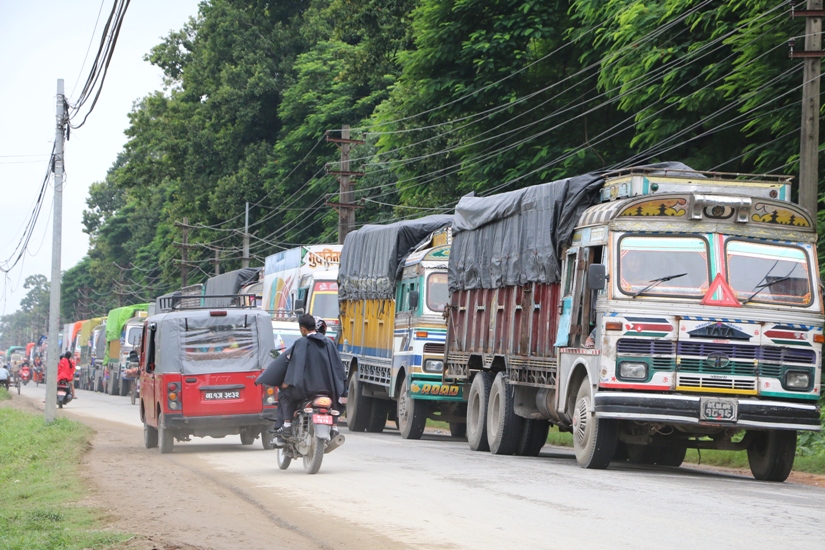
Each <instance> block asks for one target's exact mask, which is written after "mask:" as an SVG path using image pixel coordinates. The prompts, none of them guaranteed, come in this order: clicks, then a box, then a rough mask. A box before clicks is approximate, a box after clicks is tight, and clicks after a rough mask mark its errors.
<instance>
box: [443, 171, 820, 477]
mask: <svg viewBox="0 0 825 550" xmlns="http://www.w3.org/2000/svg"><path fill="white" fill-rule="evenodd" d="M672 168H673V167H672V166H664V167H659V168H656V169H650V168H648V169H630V170H627V171H624V172H621V173H615V174H612V175H610V176H609V177H607V179H606V181H605V180H600V179H599V177H597V176H592V177H590V178H589V179H587V177H581V178H584V179H580V180H576V178H572V179H571V180H565V181H563V182H555V183H556V184H559V185H564V186H569V187H565V188H564V190H563V192H561V193H559V192H558V191H554V190H553V189H552V188H550V187H548V188H546V189H545V188H543V186H539V187H542V189H539V188H538V187H537V188H534V189H532V190H531V189H530V188H528V189H527V190H522V191H518V192H513V193H510V194H506V196H502V198H501V199H500V200H501V201H503V202H502V203H501V204H499V205H497V206H498V207H499V208H498V209H496V208H493V206H492V205H494V204H495V201H496V200H497V197H485V198H481V199H479V198H472V199H466V200H465V199H462V202H460V203H459V205H458V206H457V208H456V220H457V221H458V220H464V221H463V222H461V223H462V224H463V226H464V227H463V228H462V227H458V228H457V229H458V230H457V231H455V230H454V236H453V238H454V242H453V247H452V251H451V253H452V257H451V258H450V278H451V280H450V290H451V295H450V305H449V308H448V311H447V314H448V324H447V350H446V357H445V365H446V369H445V373H444V381H445V383H450V384H460V385H462V386H463V388H464V391H465V392H466V394H467V399H468V408H467V432H468V440H469V443H470V447H471V448H472V449H473V450H490V451H492V452H494V453H497V454H526V455H535V454H537V453H538V450H539V449H540V448H541V446H542V445H543V444H544V440H545V438H546V435H547V430H548V428H549V426H550V425H551V424H555V425H557V426H559V428H560V429H561V430H567V431H571V432H572V433H573V443H574V450H575V454H576V459H577V461H578V463H579V465H580V466H582V467H585V468H604V467H606V466H608V465H609V464H610V462H611V461H617V460H630V461H633V462H637V463H656V464H660V465H664V466H678V465H680V464H681V463H682V460H683V459H684V456H685V452H686V449H687V448H700V449H706V448H713V449H728V450H747V453H748V458H749V462H750V467H751V471H752V473H753V475H754V476H755V477H756V478H757V479H761V480H773V481H782V480H785V479H786V478H787V476H788V474H789V473H790V470H791V468H792V465H793V457H794V451H795V448H796V437H797V432H798V431H800V430H813V431H817V430H819V429H820V409H819V406H818V399H819V396H820V392H821V364H822V343H823V341H825V336H823V315H822V314H823V302H822V295H821V290H820V289H821V282H820V281H819V266H818V265H817V255H816V250H815V242H816V238H817V235H816V232H815V230H814V227H815V224H814V220H813V219H812V218H811V215H810V214H809V213H808V212H806V211H805V210H803V209H802V208H800V207H798V206H796V205H794V204H791V203H789V202H786V201H787V200H788V198H789V196H790V193H789V180H788V179H787V178H774V179H772V178H771V177H769V176H761V177H760V176H753V177H742V176H741V175H737V176H738V177H739V179H734V177H733V176H726V175H724V174H700V173H696V172H694V171H692V170H689V169H687V167H684V166H681V167H679V166H677V167H676V169H672ZM546 185H548V186H549V185H553V184H546ZM577 186H578V187H577ZM594 187H600V189H597V190H596V193H595V197H596V199H595V200H592V201H591V202H590V203H588V199H587V194H588V193H590V192H591V190H592V189H593V188H594ZM519 193H521V194H519ZM554 193H555V195H554ZM570 196H579V197H583V198H582V200H581V201H580V203H579V204H578V205H573V206H576V208H579V207H580V208H579V209H578V210H575V209H574V208H572V207H571V210H570V212H575V216H572V215H570V216H568V218H569V219H572V220H574V224H575V227H574V228H572V234H571V236H570V238H569V239H567V240H565V239H564V238H563V233H564V231H565V230H567V228H565V227H562V225H561V222H560V221H559V219H556V220H553V218H552V215H547V214H545V213H546V212H548V211H549V210H551V209H552V206H551V207H548V204H553V203H552V201H553V200H557V199H555V198H554V197H570ZM548 197H549V198H548ZM599 198H600V199H601V201H602V202H601V204H596V205H595V206H590V204H593V202H598V200H599ZM558 200H559V201H563V200H564V199H563V198H560V199H558ZM473 201H477V202H473ZM506 201H509V202H506ZM556 205H557V206H558V207H559V209H558V210H557V211H561V210H562V209H564V208H568V207H570V206H571V205H569V204H563V203H562V202H558V203H556ZM493 211H495V212H499V213H501V212H505V214H502V215H499V216H498V217H496V216H492V217H488V218H486V219H484V218H483V216H486V215H487V214H488V213H489V212H493ZM542 216H544V217H542ZM563 217H564V216H562V218H563ZM516 218H518V219H516ZM525 220H527V221H525ZM529 220H534V222H535V224H534V226H530V225H529V224H530V223H533V222H530V221H529ZM536 220H538V221H536ZM474 224H475V225H474ZM508 224H509V225H508ZM519 224H520V225H519ZM554 224H557V225H554ZM456 225H457V226H458V225H459V223H458V222H457V224H456ZM496 231H498V233H496ZM513 232H518V235H516V237H513V236H512V233H513ZM547 234H553V235H554V237H553V238H554V239H558V242H557V243H551V245H548V246H545V247H544V248H542V247H543V246H544V245H543V243H542V239H544V238H546V235H547ZM497 235H498V236H497ZM500 235H504V236H503V237H499V236H500ZM499 238H500V239H502V240H503V241H504V242H503V243H498V242H492V241H495V239H499ZM508 239H511V242H509V243H508V242H506V241H507V240H508ZM491 243H492V244H491ZM553 245H557V246H553ZM462 247H464V248H462ZM467 250H469V251H470V252H471V253H470V252H467ZM556 255H557V256H558V258H554V256H556ZM474 257H475V258H477V260H474V259H473V258H474ZM554 262H556V263H554ZM554 265H555V266H557V272H554V270H553V266H554ZM548 266H549V267H548ZM489 281H492V284H486V282H489ZM509 281H513V282H509ZM588 337H590V338H588ZM439 391H440V390H439Z"/></svg>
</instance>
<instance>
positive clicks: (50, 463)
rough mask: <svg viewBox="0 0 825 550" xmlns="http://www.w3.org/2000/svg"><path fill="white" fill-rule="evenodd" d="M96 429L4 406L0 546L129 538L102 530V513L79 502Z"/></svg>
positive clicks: (104, 544) (76, 544)
mask: <svg viewBox="0 0 825 550" xmlns="http://www.w3.org/2000/svg"><path fill="white" fill-rule="evenodd" d="M3 391H5V390H0V392H3ZM2 399H3V396H2V395H0V400H2ZM91 434H92V430H91V429H90V428H88V427H86V426H84V425H83V424H80V423H77V422H72V421H69V420H66V419H62V418H61V419H58V420H56V421H55V422H53V423H51V424H48V425H46V424H45V423H44V421H43V417H42V416H40V415H35V414H31V413H27V412H23V411H20V410H17V409H13V408H11V407H2V408H0V502H2V503H3V505H2V509H0V548H3V549H21V550H22V549H30V548H44V549H74V548H77V549H81V548H109V547H113V546H115V545H118V544H120V543H122V542H124V541H126V540H127V539H128V538H129V536H128V535H124V534H120V533H111V532H105V531H101V530H100V527H101V521H100V520H101V517H100V515H99V513H98V512H96V511H95V510H94V509H92V508H88V507H85V506H83V505H81V504H79V503H78V501H79V500H81V499H82V498H83V497H84V496H85V491H84V488H83V486H82V484H81V482H80V481H79V480H78V477H77V471H78V468H79V464H80V459H81V457H82V455H83V453H84V452H85V450H86V449H87V448H88V445H89V440H90V437H91Z"/></svg>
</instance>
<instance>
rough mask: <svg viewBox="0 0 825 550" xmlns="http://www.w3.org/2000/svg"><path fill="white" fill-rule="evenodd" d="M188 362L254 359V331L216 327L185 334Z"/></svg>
mask: <svg viewBox="0 0 825 550" xmlns="http://www.w3.org/2000/svg"><path fill="white" fill-rule="evenodd" d="M183 335H184V342H183V345H184V349H185V353H186V359H187V360H188V361H214V360H222V359H229V360H237V359H239V358H242V357H252V354H253V352H254V349H255V343H254V340H253V335H252V330H251V329H250V328H249V327H246V328H245V327H244V326H243V325H215V326H211V327H206V328H198V329H190V330H188V331H186V332H184V333H183Z"/></svg>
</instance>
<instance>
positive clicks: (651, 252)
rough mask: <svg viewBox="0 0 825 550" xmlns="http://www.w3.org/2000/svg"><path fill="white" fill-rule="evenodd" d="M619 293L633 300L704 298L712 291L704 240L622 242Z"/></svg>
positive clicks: (624, 239) (656, 238) (632, 238)
mask: <svg viewBox="0 0 825 550" xmlns="http://www.w3.org/2000/svg"><path fill="white" fill-rule="evenodd" d="M618 264H619V265H618V269H619V289H620V290H621V291H622V293H623V294H627V295H629V296H674V297H680V298H701V297H702V296H704V295H705V293H706V292H707V290H708V288H709V281H708V277H709V276H708V245H707V241H705V239H703V238H701V237H671V236H662V237H659V236H641V235H628V236H625V237H622V238H621V239H619V254H618Z"/></svg>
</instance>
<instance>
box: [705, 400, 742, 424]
mask: <svg viewBox="0 0 825 550" xmlns="http://www.w3.org/2000/svg"><path fill="white" fill-rule="evenodd" d="M699 406H700V410H699V418H700V419H701V420H716V421H719V422H736V417H737V413H738V408H739V403H738V402H737V401H736V399H724V398H719V397H703V398H702V400H701V402H700V404H699Z"/></svg>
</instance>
